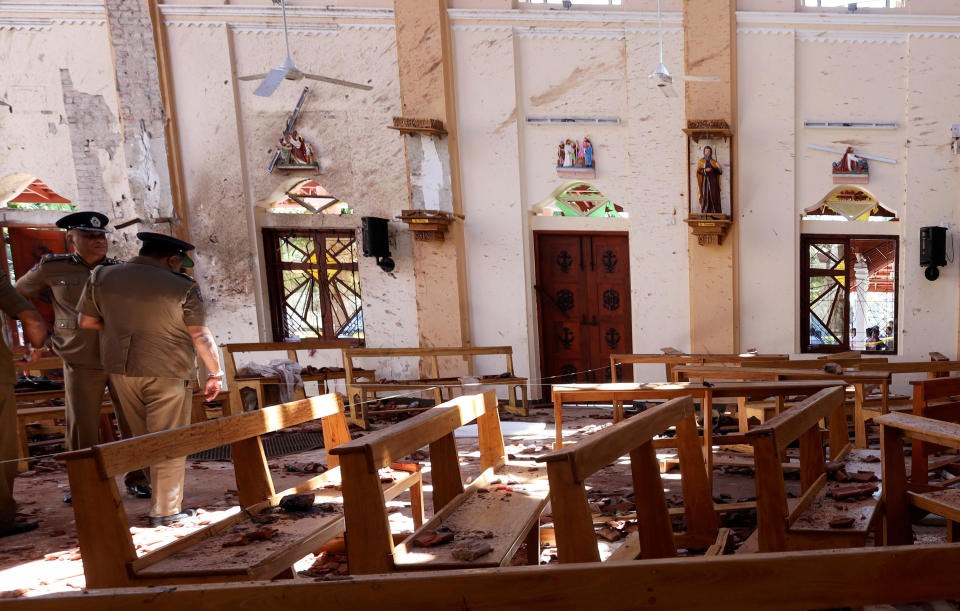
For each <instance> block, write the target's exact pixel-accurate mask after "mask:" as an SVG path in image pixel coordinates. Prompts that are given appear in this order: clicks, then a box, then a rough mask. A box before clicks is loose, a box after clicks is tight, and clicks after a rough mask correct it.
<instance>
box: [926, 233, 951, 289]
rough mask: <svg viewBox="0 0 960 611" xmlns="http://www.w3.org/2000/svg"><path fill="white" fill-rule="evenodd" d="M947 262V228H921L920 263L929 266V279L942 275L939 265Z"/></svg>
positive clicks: (927, 275) (927, 276)
mask: <svg viewBox="0 0 960 611" xmlns="http://www.w3.org/2000/svg"><path fill="white" fill-rule="evenodd" d="M946 264H947V230H946V228H945V227H921V228H920V265H921V266H923V267H925V268H927V269H926V270H924V276H926V278H927V280H931V281H932V280H936V279H937V278H939V277H940V270H939V269H937V268H938V267H941V266H944V265H946Z"/></svg>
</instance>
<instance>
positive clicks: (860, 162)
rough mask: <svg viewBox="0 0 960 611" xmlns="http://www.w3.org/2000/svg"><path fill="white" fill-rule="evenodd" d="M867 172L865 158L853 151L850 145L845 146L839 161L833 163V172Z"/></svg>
mask: <svg viewBox="0 0 960 611" xmlns="http://www.w3.org/2000/svg"><path fill="white" fill-rule="evenodd" d="M869 172H870V167H869V166H868V165H867V160H866V159H864V158H863V157H860V156H859V155H857V154H856V153H854V152H853V147H852V146H848V147H847V150H846V152H844V153H843V157H841V158H840V161H835V162H834V163H833V173H834V174H867V173H869Z"/></svg>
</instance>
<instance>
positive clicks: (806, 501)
mask: <svg viewBox="0 0 960 611" xmlns="http://www.w3.org/2000/svg"><path fill="white" fill-rule="evenodd" d="M826 484H827V474H826V473H821V474H820V477H818V478H817V479H816V480H815V481H813V482H812V483H811V484H810V485H809V486H808V487H807V488H806V490H805V491H804V493H803V494H802V495H800V498H798V499H797V502H796V504H794V506H793V507H792V508H791V509H790V513H789V515H788V516H787V526H790V525H792V524H793V523H794V522H795V521H796V520H797V518H799V517H800V515H801V514H802V513H803V512H805V511H807V510H808V509H809V508H810V506H811V505H813V503H814V501H815V500H816V499H817V497H818V496H821V495H824V494H826Z"/></svg>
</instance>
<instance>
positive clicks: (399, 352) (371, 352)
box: [343, 346, 513, 359]
mask: <svg viewBox="0 0 960 611" xmlns="http://www.w3.org/2000/svg"><path fill="white" fill-rule="evenodd" d="M482 354H513V348H512V347H511V346H449V347H437V348H345V349H344V350H343V355H344V356H345V357H349V358H352V359H353V358H376V357H388V356H392V357H403V356H409V357H424V356H427V357H429V356H476V355H482Z"/></svg>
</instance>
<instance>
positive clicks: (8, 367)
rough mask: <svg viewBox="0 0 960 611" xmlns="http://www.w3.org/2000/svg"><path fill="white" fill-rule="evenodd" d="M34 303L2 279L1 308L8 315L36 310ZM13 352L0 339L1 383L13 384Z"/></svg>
mask: <svg viewBox="0 0 960 611" xmlns="http://www.w3.org/2000/svg"><path fill="white" fill-rule="evenodd" d="M35 309H36V308H34V307H33V304H32V303H30V302H29V301H27V300H26V299H24V298H23V296H22V295H20V293H18V292H17V291H16V290H14V288H13V287H12V286H11V285H10V283H9V282H7V281H6V280H3V281H0V310H3V311H4V312H6V313H7V315H8V316H16V315H17V314H19V313H20V312H23V311H25V310H35ZM15 379H16V375H15V374H14V372H13V354H12V353H11V352H10V348H8V347H7V344H6V342H3V341H0V385H3V386H13V382H14V380H15Z"/></svg>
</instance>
